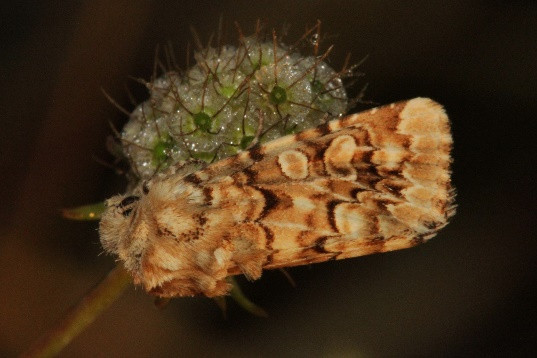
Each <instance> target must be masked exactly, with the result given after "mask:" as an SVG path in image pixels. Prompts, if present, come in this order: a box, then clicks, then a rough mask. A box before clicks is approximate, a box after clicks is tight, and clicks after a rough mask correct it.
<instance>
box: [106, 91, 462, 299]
mask: <svg viewBox="0 0 537 358" xmlns="http://www.w3.org/2000/svg"><path fill="white" fill-rule="evenodd" d="M451 145H452V139H451V134H450V126H449V120H448V118H447V116H446V114H445V112H444V110H443V108H442V106H441V105H439V104H438V103H436V102H434V101H432V100H430V99H427V98H415V99H412V100H409V101H403V102H399V103H395V104H391V105H388V106H383V107H379V108H374V109H371V110H368V111H366V112H362V113H359V114H354V115H350V116H347V117H344V118H342V119H337V120H334V121H331V122H328V123H325V124H323V125H321V126H319V127H317V128H313V129H310V130H307V131H304V132H301V133H298V134H296V135H291V136H286V137H282V138H279V139H276V140H273V141H271V142H269V143H266V144H265V145H262V146H256V147H254V148H252V149H251V150H249V151H247V152H242V153H240V154H238V155H236V156H234V157H230V158H227V159H224V160H221V161H219V162H217V163H214V164H212V165H209V166H207V167H206V168H205V169H202V170H198V171H195V172H192V173H188V174H185V173H184V172H180V173H175V171H174V170H173V169H171V170H169V171H168V172H167V173H163V174H161V175H159V176H157V177H155V178H153V179H151V181H150V182H149V183H147V184H146V188H145V189H147V188H150V189H149V190H144V191H142V190H138V191H137V192H139V193H141V194H137V196H136V198H137V199H136V200H135V201H133V200H132V199H131V200H130V201H131V202H129V200H127V202H129V208H128V210H127V211H128V212H126V211H125V209H124V208H121V207H120V205H121V202H122V201H123V202H124V201H125V200H126V199H125V198H128V196H127V197H124V198H119V199H115V200H112V201H109V207H108V209H107V211H106V213H105V214H104V215H103V219H102V221H101V226H100V232H101V241H102V242H103V245H104V247H105V248H106V249H107V250H108V251H109V252H111V253H113V254H116V255H118V256H119V258H120V260H122V261H123V262H124V264H125V267H126V268H127V269H128V270H129V271H130V272H131V273H132V275H133V277H134V279H135V282H136V283H140V284H142V285H143V286H144V288H145V289H146V290H147V291H148V292H150V293H153V294H156V295H159V296H166V297H173V296H184V295H195V294H204V295H206V296H218V295H223V294H226V293H228V292H229V289H230V287H229V284H228V283H227V282H226V277H228V276H230V275H235V274H240V273H242V274H245V275H246V276H247V277H249V278H250V279H257V278H259V277H260V276H261V272H262V270H263V269H271V268H277V267H287V266H296V265H303V264H309V263H315V262H322V261H326V260H331V259H343V258H349V257H355V256H361V255H367V254H371V253H377V252H385V251H391V250H397V249H402V248H407V247H411V246H414V245H416V244H418V243H421V242H424V241H426V240H428V239H430V238H431V237H432V236H434V235H435V234H436V232H437V231H438V230H439V229H440V228H442V227H443V226H445V225H446V224H447V221H448V219H449V217H450V216H452V215H453V214H454V212H455V206H454V204H453V199H454V190H453V189H452V187H451V182H450V169H449V167H450V163H451V157H450V150H451ZM138 195H139V196H138Z"/></svg>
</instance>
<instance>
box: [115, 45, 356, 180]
mask: <svg viewBox="0 0 537 358" xmlns="http://www.w3.org/2000/svg"><path fill="white" fill-rule="evenodd" d="M194 58H195V60H196V64H195V65H194V66H193V67H191V68H190V69H188V70H187V71H186V72H185V73H181V74H180V73H178V72H175V71H170V72H167V73H165V74H164V75H163V76H162V77H160V78H158V79H156V80H154V81H153V82H149V83H147V87H148V89H149V92H150V93H149V94H150V97H149V99H148V100H147V101H145V102H143V103H142V104H140V105H139V106H138V107H137V108H136V109H135V110H134V111H133V112H132V114H131V115H130V119H129V122H128V123H127V124H126V125H125V127H124V128H123V131H122V133H121V141H122V145H123V151H124V154H125V155H126V157H127V158H129V160H130V164H131V168H132V171H133V174H135V176H137V177H138V179H147V178H149V177H151V176H152V175H153V174H154V173H155V172H158V171H159V170H161V169H164V168H165V167H167V166H169V165H171V164H173V163H177V162H179V161H181V160H187V159H189V158H197V159H201V160H204V161H207V162H211V161H213V160H219V159H221V158H224V157H227V156H230V155H233V154H236V153H237V152H239V151H240V150H244V149H246V148H248V147H249V146H250V145H252V144H253V143H256V142H257V141H259V142H266V141H269V140H271V139H274V138H277V137H281V136H283V135H286V134H291V133H296V132H299V131H302V130H304V129H306V128H310V127H313V126H316V125H318V124H320V123H322V122H323V121H326V120H328V119H332V118H333V117H337V116H341V115H342V114H344V113H345V112H346V110H347V103H348V101H347V94H346V92H345V88H344V85H343V83H342V79H341V77H340V75H339V74H338V73H337V72H336V71H334V70H333V69H332V68H330V67H329V66H328V65H327V64H326V63H325V62H324V61H322V60H321V58H318V57H313V56H309V57H304V56H301V55H300V54H299V53H297V52H294V51H291V50H290V48H288V47H286V46H284V45H282V44H277V45H276V46H275V45H274V44H273V43H272V42H260V41H259V40H257V38H255V37H248V38H245V39H243V41H242V43H241V45H240V46H238V47H233V46H224V47H220V48H211V47H209V48H207V49H205V50H203V51H201V52H199V53H197V54H195V56H194Z"/></svg>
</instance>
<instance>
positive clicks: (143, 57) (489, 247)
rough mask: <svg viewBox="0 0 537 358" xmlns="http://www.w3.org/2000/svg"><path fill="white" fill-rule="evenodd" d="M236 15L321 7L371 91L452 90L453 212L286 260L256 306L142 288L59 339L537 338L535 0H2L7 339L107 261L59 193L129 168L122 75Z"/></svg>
mask: <svg viewBox="0 0 537 358" xmlns="http://www.w3.org/2000/svg"><path fill="white" fill-rule="evenodd" d="M221 15H222V16H223V18H224V23H225V24H226V27H227V29H228V37H229V39H230V40H235V38H236V35H235V34H236V32H235V30H234V26H233V21H238V22H239V23H240V24H241V26H242V28H243V30H244V32H245V33H250V32H251V31H253V29H254V24H255V20H256V19H257V18H263V19H265V20H266V22H267V26H268V27H269V28H272V27H275V28H276V29H278V30H279V29H281V27H282V25H284V24H289V25H291V27H290V29H289V31H288V32H289V34H288V36H287V39H288V40H289V41H288V42H289V43H291V42H293V40H295V39H298V38H299V37H300V35H302V33H303V31H304V29H305V27H306V26H307V25H313V24H314V23H315V21H316V20H317V19H320V20H321V21H322V29H323V32H324V33H328V34H331V35H334V36H332V37H331V38H330V40H329V42H332V43H334V44H335V49H334V50H333V52H332V54H331V56H330V63H331V64H332V65H333V66H334V67H335V68H340V67H341V65H342V63H343V60H344V58H345V56H346V54H347V53H348V52H350V53H352V56H353V57H352V59H353V60H354V61H355V62H357V61H359V60H360V59H361V58H363V57H364V56H366V55H369V59H368V60H367V61H366V62H365V63H364V64H363V66H361V69H362V71H363V72H365V73H366V77H365V78H364V79H363V82H362V84H364V83H366V82H368V83H369V88H368V91H367V94H366V97H367V98H368V99H372V100H374V101H376V102H378V103H390V102H392V101H397V100H401V99H407V98H412V97H416V96H427V97H431V98H434V99H435V100H437V101H438V102H440V103H442V104H444V105H445V107H446V110H447V112H448V114H449V115H450V117H451V120H452V123H453V133H454V137H455V150H454V158H455V163H454V166H453V170H454V175H453V179H454V183H455V185H456V187H457V189H458V197H457V202H458V205H459V206H458V212H457V215H456V216H455V217H454V218H453V221H452V223H451V224H450V225H448V227H446V228H445V229H444V230H442V231H441V233H440V234H439V235H438V236H437V237H436V238H435V239H434V240H432V241H431V242H429V243H428V244H426V245H422V246H420V247H416V248H413V249H410V250H403V251H400V252H393V253H388V254H383V255H374V256H368V257H362V258H356V259H349V260H344V261H340V262H330V263H325V264H318V265H313V266H311V267H298V268H293V269H290V270H289V272H290V274H291V275H292V276H293V277H294V278H295V280H296V281H297V287H296V288H293V287H291V286H290V285H289V284H288V282H287V281H286V279H285V278H284V277H283V275H281V274H280V273H279V272H266V273H265V274H264V275H263V278H262V279H261V280H259V281H256V282H255V283H248V282H246V281H245V280H241V283H242V287H243V288H244V290H245V292H246V293H247V294H248V295H249V296H250V297H251V298H252V299H253V300H254V301H255V302H257V303H258V304H259V305H261V306H263V307H264V308H265V309H266V310H267V311H268V312H269V313H270V317H269V318H267V319H260V318H256V317H254V316H251V315H249V314H248V313H246V312H244V311H242V310H241V309H240V308H238V307H237V306H236V305H235V304H234V303H231V302H229V312H228V318H227V320H224V319H223V318H222V315H221V313H220V312H219V309H218V308H217V306H216V305H215V304H214V303H213V302H212V301H211V300H209V299H205V298H188V299H177V300H173V301H172V302H171V303H170V304H169V306H168V307H167V308H166V309H164V310H158V309H156V308H154V306H153V303H152V299H151V298H150V297H148V296H147V295H146V294H144V293H143V292H142V291H141V290H140V289H134V288H131V289H129V290H128V291H127V292H126V293H125V294H124V295H123V296H122V297H121V299H119V300H118V301H117V302H115V303H114V304H113V306H112V307H111V308H110V309H109V310H108V311H106V312H105V313H104V314H103V315H102V316H101V317H100V318H99V319H98V320H97V321H96V322H95V323H94V324H93V325H92V326H90V327H89V328H88V329H87V330H86V331H84V332H83V333H82V334H81V335H80V336H79V337H78V338H76V339H75V340H74V341H73V342H72V344H70V345H69V346H68V347H67V349H66V350H65V351H64V352H63V353H62V355H63V356H66V357H68V356H77V357H96V356H165V355H172V356H197V355H200V356H216V355H219V356H254V355H255V356H275V355H278V356H291V357H292V356H314V357H340V356H344V357H356V356H359V357H370V356H373V357H375V356H416V355H419V356H433V355H434V356H438V355H444V356H484V355H487V356H488V355H510V356H519V355H525V354H528V353H529V352H532V351H534V350H535V349H536V348H537V309H536V302H537V287H536V282H537V270H536V269H537V264H536V262H535V257H536V253H537V237H536V230H535V226H536V225H535V222H536V220H535V219H536V215H535V212H536V210H535V200H536V195H535V194H536V190H535V184H534V181H535V179H536V178H535V175H534V174H535V165H536V160H535V157H536V152H537V151H536V149H537V148H536V144H535V143H536V137H535V136H536V127H537V126H536V121H537V118H536V114H537V101H536V99H537V95H536V90H537V83H536V82H537V81H536V79H537V69H536V68H537V5H536V4H535V3H534V2H531V1H457V2H445V1H430V0H429V1H412V2H399V1H334V0H331V1H295V2H291V1H279V0H272V1H270V2H253V1H219V2H216V1H215V2H213V4H212V5H207V4H205V3H201V2H197V1H190V2H181V1H165V2H163V1H132V0H131V1H123V0H121V1H113V2H110V1H103V0H94V1H82V0H79V1H71V2H33V1H18V2H9V4H8V5H6V4H3V5H2V8H1V24H2V25H1V28H2V29H1V32H0V36H1V38H0V43H1V44H2V50H1V54H0V74H1V80H2V84H1V86H0V103H1V106H0V108H1V114H0V115H1V117H0V151H1V152H0V153H1V158H0V165H1V174H2V181H1V183H2V184H1V185H0V197H1V204H0V235H1V241H0V265H1V271H0V287H1V293H0V296H1V298H0V302H2V304H1V305H0V317H2V319H1V320H2V323H1V328H0V356H14V355H16V354H18V353H20V352H22V351H23V350H24V349H25V348H27V347H28V346H29V345H30V344H31V343H32V342H33V341H34V340H36V339H37V337H38V336H40V335H41V334H42V333H43V332H45V331H46V330H47V329H48V328H50V327H51V326H52V325H53V324H54V323H55V322H56V321H57V320H58V319H60V318H61V317H62V315H63V314H64V312H65V311H66V310H67V309H68V308H69V307H70V306H71V305H73V304H75V303H76V302H77V301H78V300H79V299H80V298H81V297H82V296H83V295H84V293H85V292H86V291H87V290H88V289H90V288H91V287H92V286H93V285H95V284H96V283H98V282H99V280H100V279H101V278H102V277H103V276H104V275H105V274H106V273H107V272H108V271H109V270H110V269H111V268H112V267H113V265H114V263H113V259H112V258H111V257H107V256H104V255H100V253H101V248H100V245H99V242H98V234H97V231H96V228H97V224H96V223H80V222H71V221H65V220H63V219H62V218H61V217H60V215H59V210H60V208H63V207H70V206H76V205H81V204H86V203H92V202H97V201H100V200H102V199H104V198H105V197H107V196H110V195H111V194H115V193H117V192H118V191H120V190H121V184H122V183H121V180H120V179H118V178H117V177H116V176H115V174H114V173H113V171H112V170H110V169H107V168H105V167H103V166H101V165H100V164H98V163H97V162H96V161H95V160H93V159H92V157H93V156H96V157H106V151H105V138H106V136H107V135H109V134H110V133H111V131H110V129H109V126H108V121H111V122H112V123H114V124H116V125H118V126H121V124H122V123H123V122H124V121H125V119H126V118H125V117H124V116H122V115H121V114H120V113H119V112H118V111H117V110H116V109H115V108H114V107H113V106H112V105H111V104H110V103H109V102H108V101H107V99H106V98H105V97H104V96H103V94H102V93H101V87H102V88H104V89H105V90H106V91H107V92H108V93H110V94H111V95H112V97H114V98H115V99H116V100H117V101H118V102H119V103H121V104H122V105H124V106H126V107H128V108H132V106H130V104H129V99H128V95H127V90H126V89H125V88H126V87H128V88H130V90H131V92H133V94H134V95H135V96H136V97H137V98H139V99H140V100H142V99H144V93H145V92H144V91H143V89H142V88H140V86H137V85H136V84H135V83H134V82H133V81H130V80H129V79H128V76H134V77H141V78H149V77H150V75H151V73H152V66H153V60H154V52H155V47H156V45H157V44H160V45H163V44H166V43H167V42H168V41H169V42H170V43H172V44H173V46H174V48H175V49H176V53H177V59H178V62H179V63H180V64H183V65H184V64H185V60H184V58H185V55H184V54H185V51H184V49H186V47H187V43H188V42H190V43H192V36H191V33H190V30H189V26H190V25H192V26H194V27H195V28H196V29H197V30H198V32H199V34H200V36H201V38H202V39H204V40H206V39H208V37H209V35H210V34H211V33H213V32H215V31H216V30H217V26H218V19H219V17H220V16H221Z"/></svg>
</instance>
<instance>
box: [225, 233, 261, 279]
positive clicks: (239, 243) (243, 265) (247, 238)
mask: <svg viewBox="0 0 537 358" xmlns="http://www.w3.org/2000/svg"><path fill="white" fill-rule="evenodd" d="M237 231H238V232H237V234H238V235H234V236H233V237H234V239H232V240H231V243H232V245H233V256H232V257H231V260H232V261H233V262H235V264H236V265H237V266H238V267H239V269H240V270H241V272H242V273H243V274H244V275H245V276H246V277H247V278H248V279H249V280H257V279H258V278H259V277H261V272H262V271H263V264H264V263H265V261H266V258H267V256H268V254H269V252H268V250H266V249H265V245H264V243H262V242H261V240H260V235H259V234H260V233H259V232H258V230H257V228H256V227H254V226H253V225H252V224H240V225H238V227H237Z"/></svg>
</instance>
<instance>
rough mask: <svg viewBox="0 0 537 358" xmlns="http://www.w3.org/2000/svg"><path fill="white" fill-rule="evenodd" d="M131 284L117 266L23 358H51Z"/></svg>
mask: <svg viewBox="0 0 537 358" xmlns="http://www.w3.org/2000/svg"><path fill="white" fill-rule="evenodd" d="M131 282H132V278H131V276H130V275H129V274H128V273H127V271H125V269H124V268H123V267H122V266H121V265H118V266H116V268H114V269H113V270H112V271H110V273H109V274H108V276H106V278H105V279H104V280H103V281H101V282H100V283H99V284H98V285H97V286H95V287H94V288H93V289H92V290H91V291H90V292H89V293H88V294H87V295H86V296H85V297H84V298H82V300H81V301H80V302H79V303H78V304H77V305H76V306H74V307H72V308H71V310H70V311H69V312H67V314H66V315H65V316H64V317H63V318H62V320H61V321H60V322H58V324H57V325H56V326H55V327H54V328H52V329H51V330H50V331H48V332H47V333H46V334H45V335H44V336H42V337H41V338H40V339H39V340H38V341H37V342H35V343H34V345H33V346H32V347H30V349H29V350H28V351H26V352H25V353H23V354H22V356H21V357H52V356H55V355H57V354H58V353H59V352H60V351H61V350H62V349H63V348H65V346H67V345H68V344H69V343H70V342H71V341H72V340H73V338H75V337H76V336H77V335H78V334H79V333H80V332H82V331H83V330H84V329H85V328H86V327H87V326H88V325H89V324H90V323H92V322H93V321H94V320H95V318H97V317H98V316H99V315H100V314H101V313H102V312H103V311H104V310H105V309H106V308H108V307H109V306H110V305H111V304H112V303H113V302H114V301H115V300H116V299H117V298H118V297H119V296H120V295H121V293H123V291H124V290H125V288H126V287H127V286H128V285H129V283H131Z"/></svg>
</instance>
